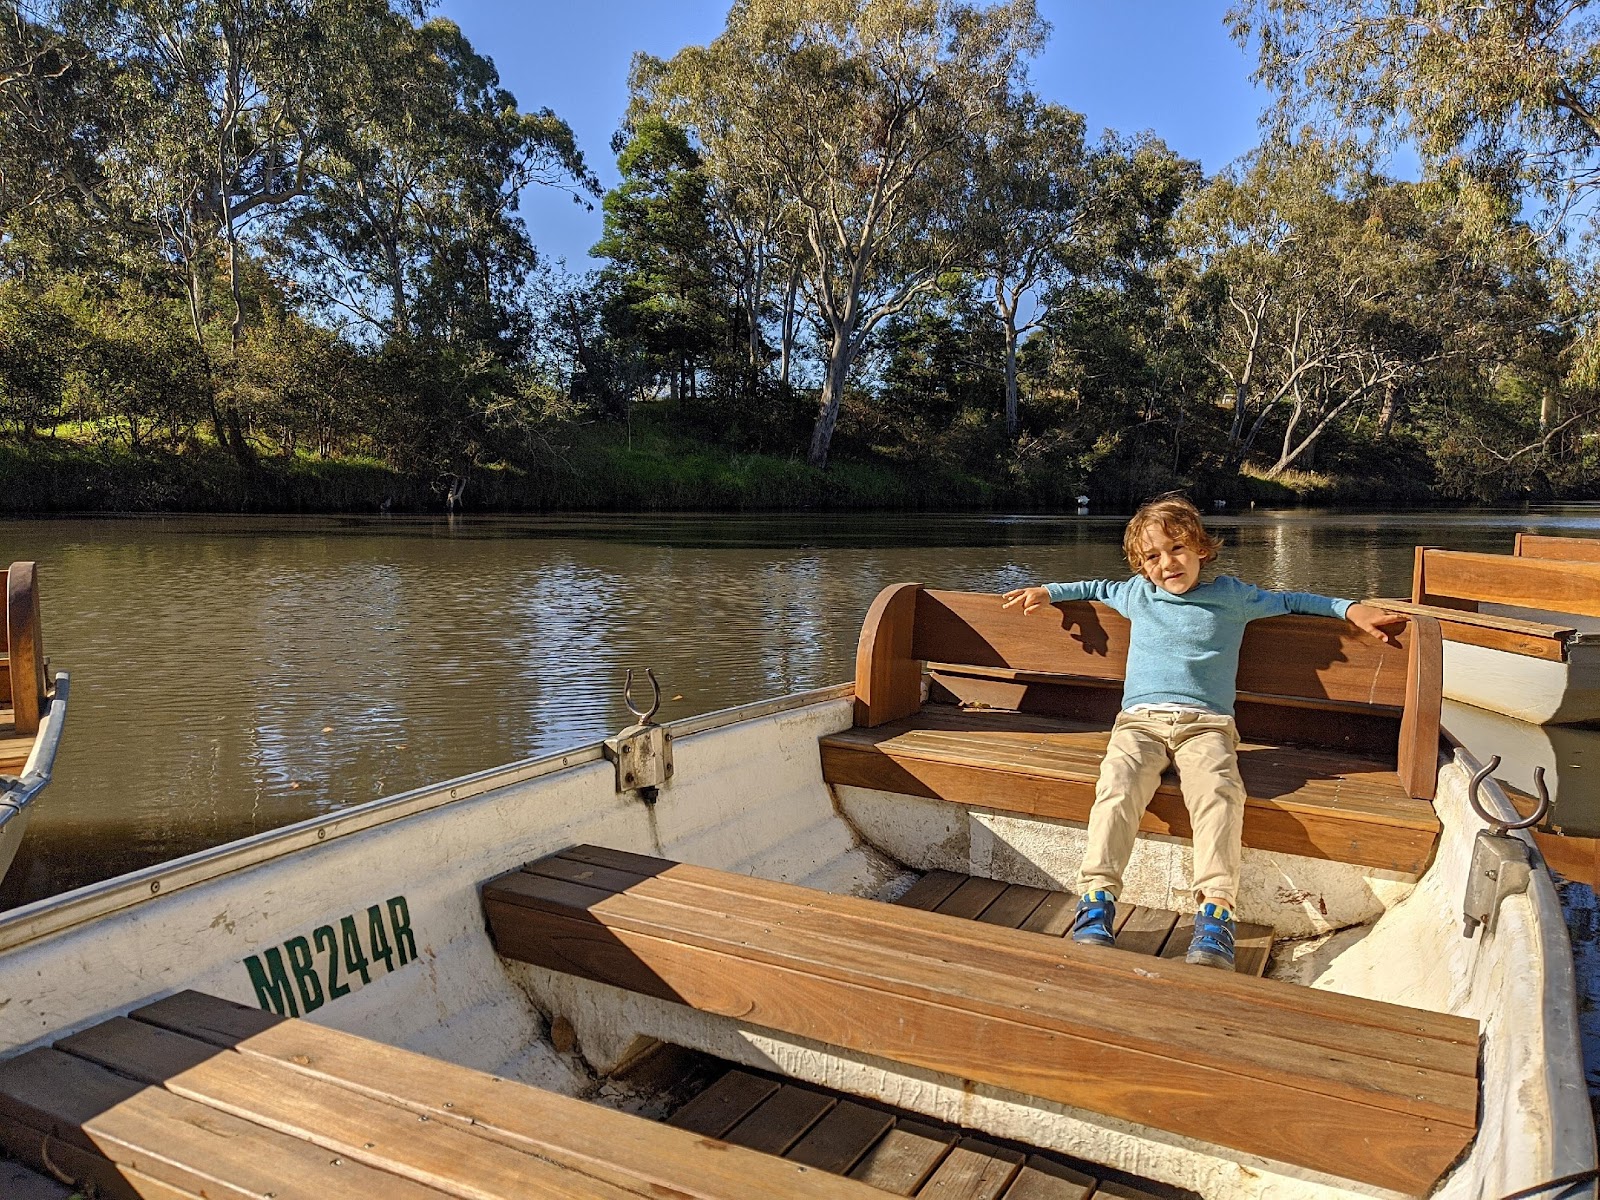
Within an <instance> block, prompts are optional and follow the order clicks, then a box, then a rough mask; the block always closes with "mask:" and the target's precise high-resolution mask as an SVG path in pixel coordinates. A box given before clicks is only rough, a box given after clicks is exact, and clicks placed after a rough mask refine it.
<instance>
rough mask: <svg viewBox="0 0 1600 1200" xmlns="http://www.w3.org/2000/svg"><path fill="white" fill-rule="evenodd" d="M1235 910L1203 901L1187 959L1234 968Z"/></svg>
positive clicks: (1196, 919)
mask: <svg viewBox="0 0 1600 1200" xmlns="http://www.w3.org/2000/svg"><path fill="white" fill-rule="evenodd" d="M1234 932H1235V927H1234V923H1233V913H1231V912H1229V911H1228V910H1227V909H1225V908H1223V907H1222V906H1221V905H1217V904H1203V905H1201V906H1200V911H1199V912H1197V913H1195V915H1194V936H1193V937H1192V938H1190V939H1189V953H1188V954H1186V955H1184V956H1183V961H1184V962H1191V963H1196V964H1198V965H1199V966H1202V967H1221V968H1222V969H1223V970H1225V971H1231V970H1233V936H1234Z"/></svg>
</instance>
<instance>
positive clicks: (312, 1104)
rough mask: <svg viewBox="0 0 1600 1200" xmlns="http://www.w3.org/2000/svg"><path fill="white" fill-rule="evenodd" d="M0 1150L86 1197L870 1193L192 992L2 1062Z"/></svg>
mask: <svg viewBox="0 0 1600 1200" xmlns="http://www.w3.org/2000/svg"><path fill="white" fill-rule="evenodd" d="M0 1146H3V1147H4V1148H5V1149H6V1150H7V1151H8V1152H10V1153H11V1154H12V1155H14V1156H15V1157H17V1158H19V1159H21V1160H22V1161H24V1162H27V1163H29V1164H31V1165H33V1166H35V1167H38V1168H40V1169H44V1170H52V1169H53V1173H56V1174H66V1175H68V1176H70V1177H72V1178H74V1179H75V1180H79V1181H81V1182H82V1183H83V1184H84V1185H92V1186H93V1187H95V1188H97V1189H98V1191H95V1192H94V1194H96V1195H105V1196H111V1197H147V1198H151V1200H154V1198H157V1197H159V1198H160V1200H178V1198H183V1197H195V1198H198V1197H202V1196H211V1197H214V1196H223V1195H226V1196H275V1197H277V1198H278V1200H371V1198H372V1197H375V1196H378V1197H383V1200H442V1198H444V1197H468V1196H470V1197H474V1198H476V1200H490V1198H492V1200H525V1198H530V1197H531V1198H540V1197H542V1198H547V1200H557V1198H565V1197H590V1198H596V1200H638V1198H640V1197H660V1196H663V1195H670V1196H678V1197H698V1198H701V1200H748V1197H751V1196H803V1197H812V1198H814V1200H871V1198H872V1197H873V1196H875V1195H878V1193H875V1192H874V1191H872V1189H870V1188H869V1187H867V1186H866V1185H864V1184H861V1183H857V1182H855V1181H852V1180H848V1179H840V1178H835V1177H832V1176H829V1175H827V1174H824V1173H822V1172H819V1171H816V1170H813V1169H810V1168H808V1167H806V1166H804V1165H803V1164H800V1163H795V1162H786V1161H784V1160H782V1159H778V1158H773V1157H771V1156H769V1155H765V1154H760V1153H757V1152H755V1151H753V1150H749V1149H745V1148H742V1147H738V1146H730V1145H727V1144H725V1143H722V1142H718V1141H713V1140H711V1139H708V1138H705V1137H703V1136H700V1135H696V1134H693V1133H690V1132H688V1131H686V1130H679V1129H673V1128H669V1127H667V1126H663V1125H658V1124H656V1123H655V1122H652V1121H648V1120H645V1119H643V1118H641V1117H634V1116H630V1115H628V1114H625V1113H620V1112H616V1111H614V1110H611V1109H605V1108H600V1107H598V1106H596V1105H592V1104H586V1103H584V1102H583V1101H580V1100H574V1099H572V1098H570V1097H566V1096H560V1095H556V1094H555V1093H552V1092H546V1091H542V1090H540V1089H538V1088H533V1087H528V1086H525V1085H522V1084H518V1083H514V1082H511V1081H509V1080H505V1079H499V1078H496V1077H495V1076H492V1075H486V1074H484V1073H483V1072H481V1071H473V1070H469V1069H467V1068H465V1067H460V1066H456V1065H454V1064H452V1063H447V1062H442V1061H440V1060H438V1059H434V1058H429V1057H427V1056H425V1055H421V1054H414V1053H411V1052H408V1051H405V1050H399V1049H396V1048H395V1047H392V1046H387V1045H383V1044H381V1043H378V1042H374V1041H370V1040H368V1039H366V1038H362V1037H357V1036H354V1035H352V1034H347V1033H340V1032H338V1031H336V1030H332V1029H328V1028H325V1027H323V1026H320V1025H315V1024H312V1023H311V1022H308V1021H302V1020H295V1019H285V1018H282V1017H277V1016H275V1015H273V1014H270V1013H265V1012H262V1011H260V1010H259V1009H255V1008H248V1007H245V1006H243V1005H237V1004H232V1003H229V1002H227V1001H222V1000H217V999H214V998H212V997H210V996H204V995H200V994H199V993H195V992H183V993H179V994H178V995H176V996H171V997H169V998H167V999H165V1000H161V1001H158V1002H157V1003H155V1004H152V1005H149V1006H147V1007H145V1008H142V1009H139V1010H137V1011H135V1012H134V1013H132V1014H130V1017H128V1018H121V1017H119V1018H115V1019H113V1020H110V1021H106V1022H104V1023H102V1024H100V1025H97V1026H94V1027H93V1028H91V1029H87V1030H85V1031H83V1032H81V1033H78V1034H74V1035H73V1036H71V1037H68V1038H65V1039H63V1040H62V1041H60V1042H58V1043H57V1044H56V1045H55V1047H54V1048H48V1049H37V1050H33V1051H29V1052H28V1053H26V1054H23V1055H20V1056H18V1057H16V1058H13V1059H11V1060H9V1061H7V1062H4V1063H0ZM83 1190H84V1191H86V1192H87V1191H88V1190H89V1186H85V1187H84V1188H83Z"/></svg>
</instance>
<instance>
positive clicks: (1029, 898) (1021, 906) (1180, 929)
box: [895, 871, 1273, 975]
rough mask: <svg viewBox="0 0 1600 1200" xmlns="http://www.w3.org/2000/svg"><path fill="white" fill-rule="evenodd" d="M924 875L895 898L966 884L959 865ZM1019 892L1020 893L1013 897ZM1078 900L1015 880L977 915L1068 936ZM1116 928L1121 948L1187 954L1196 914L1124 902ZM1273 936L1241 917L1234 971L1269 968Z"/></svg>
mask: <svg viewBox="0 0 1600 1200" xmlns="http://www.w3.org/2000/svg"><path fill="white" fill-rule="evenodd" d="M923 878H924V879H929V878H932V879H933V880H934V882H933V884H932V885H930V886H929V887H928V888H927V889H924V890H923V891H922V892H921V893H918V887H920V886H921V882H922V881H921V880H919V881H918V882H917V884H915V885H913V886H912V888H911V891H909V892H907V893H906V894H905V896H902V897H901V898H900V899H899V900H896V901H895V903H896V904H907V902H908V899H909V898H910V897H912V896H913V894H918V895H919V896H922V897H925V896H931V895H949V894H950V893H952V892H954V891H955V890H956V888H958V887H959V886H960V881H961V879H962V878H963V877H962V876H960V875H957V874H956V873H955V872H953V871H930V872H929V873H928V874H927V875H925V876H924V877H923ZM1014 894H1015V895H1016V899H1013V895H1014ZM1077 902H1078V898H1077V897H1076V896H1074V895H1073V894H1072V893H1071V892H1058V891H1049V890H1046V889H1044V888H1034V887H1027V886H1025V885H1022V884H1012V885H1011V886H1010V887H1008V888H1006V890H1005V892H1004V893H1002V894H1001V896H1000V898H999V899H998V900H996V901H994V903H992V904H991V905H989V907H988V908H986V909H985V910H984V911H983V912H982V914H980V915H979V916H978V917H977V920H979V921H983V922H986V923H988V924H992V925H1003V926H1005V927H1006V928H1008V929H1023V930H1027V931H1029V932H1036V933H1044V934H1047V935H1049V936H1052V937H1062V936H1064V935H1065V934H1066V932H1067V930H1069V929H1070V928H1071V927H1072V916H1073V913H1074V911H1075V909H1076V906H1077ZM1030 906H1031V907H1030ZM911 907H920V905H912V906H911ZM1024 910H1028V911H1027V915H1026V916H1025V917H1024V918H1023V919H1022V920H1021V922H1020V923H1019V922H1017V921H1016V920H1014V918H1015V915H1016V913H1018V912H1021V911H1024ZM1116 930H1117V948H1118V949H1119V950H1127V951H1128V952H1130V953H1132V954H1157V955H1160V956H1161V957H1162V958H1182V957H1183V956H1184V955H1185V954H1186V953H1188V950H1189V939H1190V937H1191V936H1192V935H1193V933H1194V917H1193V916H1192V915H1190V916H1180V915H1179V914H1178V913H1175V912H1169V911H1167V910H1166V909H1159V908H1145V907H1143V906H1141V905H1137V904H1127V905H1118V907H1117V924H1116ZM1272 942H1273V932H1272V926H1270V925H1257V924H1253V923H1251V922H1248V921H1241V922H1239V923H1238V927H1237V934H1236V938H1235V942H1234V946H1235V958H1234V971H1235V972H1236V973H1237V974H1240V975H1262V974H1265V973H1266V969H1267V964H1268V962H1269V961H1270V960H1271V956H1272Z"/></svg>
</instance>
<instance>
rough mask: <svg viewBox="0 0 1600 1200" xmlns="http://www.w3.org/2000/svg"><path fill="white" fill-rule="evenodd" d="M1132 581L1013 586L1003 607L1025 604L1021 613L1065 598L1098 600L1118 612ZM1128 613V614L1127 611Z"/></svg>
mask: <svg viewBox="0 0 1600 1200" xmlns="http://www.w3.org/2000/svg"><path fill="white" fill-rule="evenodd" d="M1132 582H1133V581H1132V580H1115V579H1081V580H1079V581H1078V582H1077V583H1047V584H1045V585H1044V586H1043V587H1026V588H1012V589H1011V590H1010V591H1009V592H1006V593H1005V594H1004V595H1003V596H1002V597H1001V601H1000V607H1001V608H1013V607H1015V606H1016V605H1018V604H1020V605H1022V615H1023V616H1027V615H1028V614H1029V613H1031V612H1034V611H1036V610H1038V609H1041V608H1044V607H1045V606H1046V605H1049V604H1060V603H1061V602H1062V601H1064V600H1099V601H1100V602H1101V603H1103V604H1109V605H1110V606H1111V607H1112V608H1114V609H1116V610H1117V611H1118V612H1122V611H1123V607H1122V606H1123V599H1124V597H1125V596H1126V594H1127V589H1128V585H1129V584H1130V583H1132ZM1124 615H1126V614H1124Z"/></svg>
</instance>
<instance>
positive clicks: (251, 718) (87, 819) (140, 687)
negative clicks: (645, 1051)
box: [0, 508, 1600, 903]
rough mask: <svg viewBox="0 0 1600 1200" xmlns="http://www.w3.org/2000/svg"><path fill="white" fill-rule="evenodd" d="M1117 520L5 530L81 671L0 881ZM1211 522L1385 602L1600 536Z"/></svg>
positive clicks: (849, 641)
mask: <svg viewBox="0 0 1600 1200" xmlns="http://www.w3.org/2000/svg"><path fill="white" fill-rule="evenodd" d="M1122 523H1123V520H1122V518H1118V517H1093V516H1091V517H1071V516H988V515H956V516H941V515H927V514H914V515H905V514H897V515H845V514H829V515H825V516H822V515H786V516H771V515H758V516H673V515H643V516H639V515H627V516H604V517H558V518H544V517H540V518H464V519H457V520H455V521H448V522H447V521H445V520H444V519H442V518H441V519H437V520H434V519H422V518H361V517H351V518H244V517H241V518H175V517H166V518H149V519H104V518H102V519H85V520H77V519H74V520H50V521H32V522H21V521H8V522H0V560H3V561H7V562H9V561H11V560H12V559H17V558H34V559H38V560H39V562H40V564H41V579H42V591H43V598H44V604H45V632H46V639H47V645H48V649H49V651H50V654H51V657H52V659H53V660H54V661H55V662H56V663H57V664H58V665H60V666H63V667H67V668H70V669H71V670H72V671H73V673H74V692H73V713H72V720H71V724H70V728H69V729H68V732H67V737H66V741H65V743H64V746H63V749H62V752H61V758H60V761H59V763H58V767H57V774H56V782H55V783H53V784H52V785H51V788H50V790H49V791H48V792H47V793H46V795H45V798H44V801H43V802H42V803H41V806H40V808H39V810H38V812H37V813H36V815H35V819H34V822H33V825H32V828H31V830H30V832H29V835H28V839H27V841H26V843H25V845H24V848H23V852H22V853H21V855H19V857H18V860H17V863H16V866H15V868H14V870H13V871H12V873H11V877H10V878H9V879H8V881H7V884H6V889H5V895H4V897H3V899H5V900H7V901H10V902H13V903H15V902H18V901H20V900H23V899H31V898H35V897H38V896H41V895H46V894H49V893H51V892H53V891H58V890H62V889H64V888H68V887H73V886H77V885H79V884H82V883H85V882H89V881H92V880H95V879H100V878H105V877H107V876H110V875H113V874H117V873H119V872H122V871H125V870H130V869H133V868H135V867H137V866H142V865H145V864H148V863H151V862H157V861H160V860H162V859H165V858H169V857H171V856H173V855H175V854H180V853H186V852H188V851H191V850H195V849H199V848H201V847H204V846H208V845H214V844H217V843H219V842H222V841H226V840H229V839H232V838H236V837H241V836H244V835H246V834H250V833H254V832H257V831H260V830H263V829H269V828H273V827H275V826H278V825H282V824H286V823H288V822H291V821H295V820H299V819H302V818H304V817H307V816H310V815H314V814H317V813H321V812H326V811H329V810H331V809H337V808H340V807H344V806H347V805H350V804H355V803H360V802H362V801H366V800H371V799H375V798H377V797H379V796H383V795H388V794H393V793H395V792H398V791H401V790H404V789H406V788H410V787H414V786H417V785H419V784H423V783H427V782H430V781H434V780H438V779H443V778H448V777H450V776H453V775H459V774H462V773H464V772H467V771H471V770H476V769H479V768H483V767H488V766H493V765H496V764H499V763H504V762H509V761H512V760H515V759H518V758H524V757H528V756H530V755H535V754H542V753H547V752H549V751H552V750H556V749H559V748H562V747H565V746H570V745H573V744H575V743H581V742H586V741H591V740H594V739H596V738H599V737H602V736H604V735H605V734H607V733H609V732H611V731H613V730H614V729H616V728H618V727H620V726H621V725H624V724H626V723H628V722H629V721H630V720H631V718H630V717H629V715H628V713H627V710H626V709H625V708H624V707H623V704H622V700H621V679H622V673H623V670H624V669H625V668H626V667H630V666H632V667H636V668H642V667H644V666H646V665H649V666H653V667H655V669H656V672H657V674H658V675H659V676H660V678H661V680H662V682H663V684H664V686H665V689H666V691H665V696H666V697H667V699H666V703H665V704H664V705H663V709H662V716H663V717H664V718H669V719H670V718H673V717H681V716H688V715H690V714H693V713H698V712H706V711H709V710H712V709H716V708H721V707H725V706H727V705H730V704H738V703H743V702H746V701H751V700H757V699H762V698H765V697H769V696H772V695H776V694H781V693H784V692H791V691H797V690H801V689H804V688H809V687H815V686H820V685H824V684H830V683H836V682H841V681H843V680H845V679H848V678H849V676H850V674H851V671H852V667H853V661H854V652H855V640H856V633H857V630H858V628H859V625H860V621H861V617H862V614H863V613H864V612H865V610H866V607H867V605H868V603H869V602H870V601H871V599H872V597H873V595H874V594H876V592H877V591H878V590H879V589H880V588H881V587H883V586H884V585H885V584H887V583H891V582H895V581H898V580H904V579H917V580H921V581H923V582H926V583H928V584H930V585H935V586H942V587H953V588H970V589H976V590H984V591H999V590H1003V589H1005V588H1008V587H1015V586H1018V585H1021V584H1025V583H1032V582H1039V581H1045V580H1052V579H1073V578H1081V577H1085V576H1093V575H1107V576H1113V577H1120V576H1122V575H1125V574H1126V571H1127V568H1126V565H1125V564H1124V563H1123V561H1122V558H1121V552H1120V539H1121V530H1122ZM1213 524H1214V526H1215V528H1216V529H1217V531H1218V532H1219V533H1220V534H1221V535H1222V536H1223V537H1224V538H1225V539H1226V542H1227V545H1226V547H1225V549H1224V551H1223V555H1222V564H1221V565H1222V569H1224V570H1227V571H1231V572H1234V573H1237V574H1239V575H1241V576H1243V577H1244V578H1247V579H1252V580H1255V581H1257V582H1259V583H1261V584H1263V585H1265V586H1270V587H1286V588H1302V589H1314V590H1318V591H1323V592H1329V593H1332V594H1335V595H1350V596H1369V595H1401V594H1403V593H1405V592H1407V591H1408V590H1409V587H1410V577H1411V562H1412V548H1413V546H1414V545H1416V544H1417V543H1419V542H1422V543H1425V544H1430V545H1439V546H1447V547H1451V548H1455V549H1467V550H1490V551H1499V552H1508V551H1509V550H1510V548H1511V542H1512V535H1513V534H1514V533H1515V532H1516V531H1517V530H1519V529H1525V530H1529V531H1535V532H1542V533H1578V534H1583V533H1588V534H1589V535H1591V536H1600V509H1596V508H1588V509H1580V508H1573V509H1559V510H1549V511H1533V512H1528V513H1490V514H1483V513H1466V514H1433V513H1428V514H1417V513H1404V514H1375V515H1371V514H1319V513H1310V512H1293V513H1247V514H1242V515H1238V516H1227V517H1221V518H1217V519H1215V520H1214V521H1213ZM1511 724H1512V725H1515V724H1516V723H1515V722H1512V723H1511ZM1475 736H1480V735H1469V736H1468V742H1469V745H1472V744H1473V739H1474V737H1475ZM1481 736H1482V737H1483V738H1484V739H1485V740H1486V741H1487V740H1488V739H1489V737H1490V735H1489V734H1488V733H1485V734H1483V735H1481ZM1562 736H1563V737H1565V736H1566V735H1565V734H1563V735H1562ZM1585 737H1588V738H1600V733H1596V734H1586V735H1583V736H1581V737H1579V738H1578V740H1577V741H1575V742H1573V743H1571V744H1572V745H1573V746H1583V747H1591V748H1592V746H1593V744H1594V743H1593V742H1592V741H1588V742H1585V741H1584V740H1583V739H1584V738H1585ZM1493 738H1494V740H1495V745H1493V746H1486V747H1484V748H1483V749H1484V752H1485V753H1490V752H1494V753H1500V754H1502V755H1503V756H1505V757H1506V759H1507V763H1508V766H1507V768H1506V769H1507V770H1511V769H1512V767H1511V766H1510V764H1511V762H1512V761H1513V756H1512V755H1511V754H1510V753H1509V750H1508V747H1509V746H1510V745H1511V744H1512V741H1513V740H1515V739H1514V737H1513V735H1512V733H1508V732H1507V731H1505V730H1502V729H1496V730H1495V731H1494V733H1493ZM1532 744H1534V745H1535V746H1537V744H1538V738H1537V737H1536V738H1534V739H1532ZM1563 744H1566V743H1563ZM1552 746H1554V743H1552ZM1473 748H1474V749H1479V747H1477V746H1476V745H1474V746H1473ZM1535 752H1536V751H1535V750H1530V751H1529V754H1534V753H1535ZM1550 753H1551V754H1552V755H1554V757H1555V759H1557V760H1561V765H1562V770H1561V774H1560V788H1561V793H1560V799H1559V800H1558V805H1559V811H1560V813H1561V814H1562V817H1563V820H1564V821H1565V822H1566V823H1567V827H1568V828H1569V830H1571V831H1573V832H1577V831H1579V830H1580V829H1582V830H1589V831H1593V830H1595V829H1596V828H1597V827H1600V819H1595V818H1594V817H1593V816H1592V815H1591V814H1595V813H1600V789H1597V787H1596V786H1595V785H1591V784H1587V782H1586V779H1585V777H1584V776H1583V774H1582V771H1583V769H1584V768H1583V765H1582V760H1583V758H1584V755H1587V756H1588V761H1589V762H1590V763H1594V762H1595V761H1596V758H1595V755H1594V754H1593V752H1592V749H1588V748H1585V749H1581V750H1580V749H1572V750H1561V749H1556V748H1553V749H1552V750H1551V751H1550ZM1563 755H1565V759H1564V760H1563V758H1562V756H1563ZM1567 760H1570V761H1567ZM1529 761H1530V763H1531V761H1532V760H1531V759H1530V760H1529ZM1590 769H1591V770H1593V769H1594V768H1593V767H1591V768H1590ZM1529 771H1530V774H1531V765H1530V767H1529ZM1508 778H1509V777H1508ZM1509 781H1510V782H1512V783H1513V784H1517V780H1516V779H1514V778H1510V779H1509ZM1518 786H1521V785H1520V784H1518Z"/></svg>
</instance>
